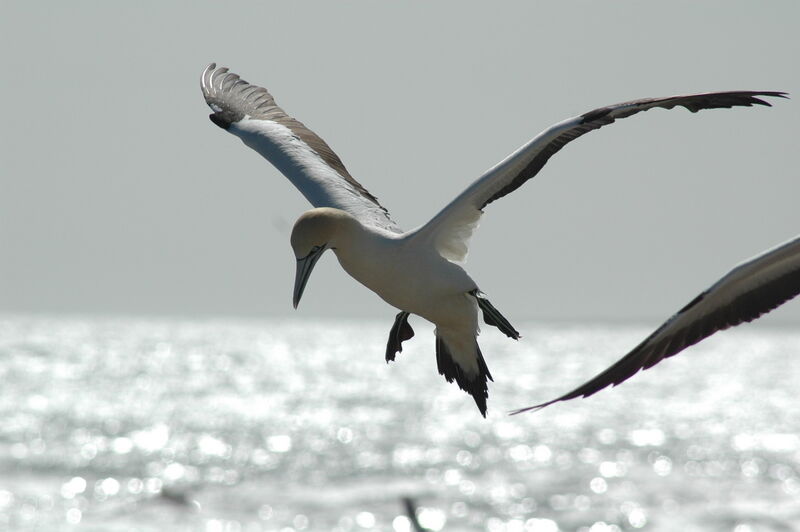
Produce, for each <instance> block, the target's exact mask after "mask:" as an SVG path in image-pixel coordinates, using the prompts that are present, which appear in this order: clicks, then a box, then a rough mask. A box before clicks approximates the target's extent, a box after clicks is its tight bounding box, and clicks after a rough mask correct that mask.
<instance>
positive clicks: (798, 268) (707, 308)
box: [512, 237, 800, 414]
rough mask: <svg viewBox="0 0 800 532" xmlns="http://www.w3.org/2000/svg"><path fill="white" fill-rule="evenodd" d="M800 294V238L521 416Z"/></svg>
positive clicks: (741, 268) (584, 393)
mask: <svg viewBox="0 0 800 532" xmlns="http://www.w3.org/2000/svg"><path fill="white" fill-rule="evenodd" d="M798 294H800V237H798V238H795V239H794V240H791V241H789V242H786V243H784V244H781V245H779V246H777V247H775V248H773V249H771V250H769V251H766V252H764V253H762V254H761V255H758V256H757V257H754V258H752V259H750V260H748V261H745V262H743V263H741V264H740V265H738V266H736V267H735V268H734V269H733V270H731V271H730V272H729V273H728V274H727V275H725V276H724V277H723V278H722V279H720V280H719V281H717V282H716V283H714V285H712V286H711V287H710V288H709V289H708V290H706V291H704V292H703V293H702V294H700V295H699V296H697V297H696V298H694V299H693V300H692V301H691V302H690V303H689V304H688V305H686V306H685V307H683V308H682V309H681V310H680V311H678V313H677V314H675V315H674V316H672V317H671V318H670V319H668V320H667V321H666V322H665V323H664V324H663V325H661V327H659V328H658V329H656V330H655V332H653V334H651V335H650V336H648V337H647V338H646V339H645V340H644V341H643V342H642V343H640V344H639V345H637V346H636V347H635V348H633V350H632V351H631V352H630V353H628V354H627V355H625V356H624V357H623V358H621V359H620V360H619V361H617V362H616V363H615V364H614V365H612V366H611V367H610V368H608V369H607V370H605V371H604V372H602V373H600V374H599V375H597V376H596V377H595V378H593V379H592V380H590V381H588V382H586V383H585V384H583V385H581V386H579V387H577V388H575V389H574V390H572V391H571V392H569V393H567V394H564V395H562V396H561V397H558V398H556V399H553V400H552V401H547V402H546V403H541V404H538V405H534V406H529V407H526V408H520V409H519V410H515V411H514V412H512V414H519V413H521V412H527V411H529V410H538V409H540V408H544V407H545V406H547V405H551V404H553V403H557V402H559V401H566V400H568V399H574V398H576V397H588V396H590V395H592V394H594V393H597V392H598V391H600V390H602V389H603V388H606V387H608V386H611V385H614V386H616V385H617V384H619V383H621V382H622V381H624V380H626V379H629V378H630V377H632V376H633V375H634V374H636V373H637V372H638V371H639V370H643V369H647V368H650V367H653V366H654V365H656V364H658V363H659V362H661V361H662V360H664V359H665V358H669V357H671V356H673V355H677V354H678V353H680V352H681V351H683V350H684V349H686V348H687V347H689V346H690V345H694V344H696V343H697V342H699V341H701V340H703V339H704V338H708V337H709V336H711V335H712V334H714V333H715V332H717V331H721V330H723V329H727V328H729V327H734V326H736V325H739V324H740V323H744V322H747V321H753V320H754V319H756V318H758V317H759V316H761V315H762V314H766V313H767V312H769V311H771V310H773V309H775V308H777V307H779V306H780V305H782V304H783V303H785V302H786V301H789V300H790V299H792V298H793V297H795V296H796V295H798Z"/></svg>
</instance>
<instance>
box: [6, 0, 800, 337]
mask: <svg viewBox="0 0 800 532" xmlns="http://www.w3.org/2000/svg"><path fill="white" fill-rule="evenodd" d="M148 6H150V7H148ZM798 20H800V3H798V2H796V1H783V2H770V3H769V4H764V5H762V4H758V5H757V4H755V3H753V2H736V1H730V0H720V1H717V2H703V3H699V4H698V3H697V2H695V1H672V2H670V3H669V6H668V8H665V4H663V3H652V2H640V1H627V2H595V1H583V2H548V3H544V2H532V1H530V0H526V1H519V2H499V3H495V2H485V1H480V2H476V1H465V0H458V1H437V2H421V1H416V2H397V3H390V2H375V1H372V0H364V1H346V2H300V1H296V0H291V1H285V2H264V1H259V2H239V3H235V4H233V3H228V2H226V3H222V2H198V1H192V2H182V3H179V2H163V3H155V2H153V3H143V2H131V3H120V2H27V1H20V2H14V1H9V0H6V1H4V2H3V8H2V16H0V48H1V49H2V50H3V51H4V53H3V56H4V60H3V68H2V70H0V87H2V95H3V100H4V110H3V120H2V129H0V131H1V132H2V133H0V135H1V138H0V165H1V166H0V170H1V172H0V311H2V312H40V311H41V312H70V313H115V314H118V313H124V314H190V315H197V314H200V315H209V314H211V315H255V316H267V315H284V314H289V313H293V312H294V311H293V310H292V308H291V289H292V281H293V275H294V265H295V261H294V257H293V255H292V252H291V249H290V247H289V243H288V237H289V231H290V229H291V226H292V224H293V222H294V220H295V219H296V218H297V216H298V215H299V214H300V213H302V212H303V211H304V210H306V209H308V208H309V205H308V204H307V203H306V202H305V200H304V199H303V197H302V196H301V195H300V194H299V193H298V192H297V191H296V190H295V189H294V188H293V187H292V186H291V185H290V184H289V182H288V181H287V180H286V179H285V178H284V177H283V176H282V175H280V174H279V173H278V172H277V171H276V170H274V169H273V168H272V167H271V166H270V165H269V164H268V163H267V162H266V161H264V160H263V159H261V158H260V157H259V156H258V155H257V154H255V153H254V152H252V151H251V150H249V149H248V148H246V147H245V146H244V145H243V144H241V142H239V140H238V139H236V138H235V137H233V136H231V135H229V134H227V133H225V132H224V131H222V130H221V129H219V128H218V127H216V126H214V125H213V124H212V123H211V122H210V121H209V120H208V118H207V117H208V114H209V110H208V108H207V107H206V106H205V103H204V102H203V98H202V96H201V93H200V89H199V76H200V73H201V72H202V70H203V68H205V66H206V65H207V64H208V63H209V62H211V61H216V62H217V63H219V64H222V65H226V66H229V67H230V68H231V69H232V70H234V71H235V72H237V73H239V74H241V75H242V77H243V78H244V79H246V80H248V81H251V82H253V83H256V84H259V85H263V86H265V87H267V88H268V89H269V90H270V91H271V92H272V94H273V95H274V96H275V98H276V100H277V101H278V103H279V105H281V106H282V107H283V108H284V109H285V110H286V111H287V112H288V113H290V114H291V115H293V116H295V117H297V118H298V119H299V120H301V121H303V122H304V123H305V124H306V125H308V126H309V127H311V128H312V129H313V130H314V131H316V132H317V133H318V134H319V135H320V136H322V137H323V138H325V139H326V140H327V141H328V143H329V144H330V145H331V146H332V147H333V148H334V149H335V150H336V151H337V153H338V154H339V155H340V156H341V158H342V159H343V160H344V162H345V164H346V165H347V167H348V169H349V170H350V172H351V173H352V174H353V175H354V176H355V177H356V179H358V180H359V181H361V183H362V184H364V186H365V187H366V188H367V189H369V190H370V192H372V193H373V194H375V195H377V196H378V197H379V198H380V199H381V202H382V203H383V204H384V206H386V207H387V208H388V209H389V211H390V212H391V214H392V216H393V217H394V219H395V220H397V221H398V223H399V224H400V225H401V226H402V227H404V228H409V229H410V228H413V227H415V226H417V225H419V224H421V223H423V222H425V221H426V220H427V219H429V218H430V217H431V216H432V215H433V214H435V213H436V212H437V211H438V209H439V208H441V207H442V206H443V205H444V204H445V203H447V202H448V201H449V200H450V199H451V198H452V197H453V196H454V195H455V194H457V193H458V192H460V191H461V190H462V189H463V188H464V187H466V186H467V185H468V184H469V183H470V182H471V181H472V180H473V179H475V178H476V177H478V176H479V175H481V174H482V173H483V171H484V170H485V169H486V168H488V167H490V166H491V165H493V164H495V163H496V162H497V161H499V160H500V159H501V158H503V157H505V156H506V155H507V154H508V153H510V152H511V151H512V150H514V149H515V148H517V147H518V146H519V145H521V144H522V143H524V142H526V141H527V140H528V139H529V138H531V137H533V136H534V135H535V134H537V133H538V132H539V131H541V130H542V129H544V128H545V127H547V126H549V125H550V124H552V123H554V122H557V121H560V120H562V119H564V118H567V117H569V116H573V115H575V114H580V113H583V112H586V111H588V110H591V109H593V108H595V107H599V106H603V105H607V104H611V103H616V102H619V101H624V100H627V99H632V98H638V97H646V96H665V95H670V94H677V93H688V92H697V91H711V90H733V89H753V90H784V91H788V92H791V93H793V94H794V95H796V96H795V99H792V100H783V101H777V102H775V106H774V107H773V108H753V109H737V110H721V111H706V112H702V113H699V114H696V115H693V114H691V113H689V112H687V111H685V110H683V109H680V110H674V111H669V112H668V111H662V110H654V111H650V112H648V113H646V114H642V115H638V116H636V117H635V118H631V119H628V120H625V121H622V122H619V123H617V124H615V125H613V126H610V127H608V128H604V129H603V130H602V131H599V132H595V133H591V134H589V135H587V136H586V137H583V138H582V139H580V140H578V141H576V142H575V143H573V144H571V145H570V146H568V147H567V148H565V149H564V150H563V151H562V152H560V153H559V154H558V155H557V156H556V157H554V158H553V159H552V160H551V162H550V163H549V164H548V165H547V166H546V167H545V169H544V170H543V171H542V172H541V173H540V174H539V175H538V176H537V177H536V178H535V179H534V180H532V181H530V182H529V183H527V184H526V185H525V186H524V187H523V188H521V189H520V190H518V191H517V192H515V193H514V194H513V195H511V196H509V197H506V198H504V199H503V200H501V201H498V202H496V203H493V204H492V205H490V206H489V207H488V208H487V213H486V216H485V217H484V219H483V223H482V226H481V228H480V230H479V231H478V232H477V234H476V236H475V238H474V240H473V244H472V248H471V254H470V261H469V263H468V269H469V271H470V272H471V274H472V275H473V277H474V278H475V279H476V280H477V282H478V283H479V284H480V286H481V288H482V289H483V290H484V291H485V292H486V293H487V294H489V296H490V298H491V300H492V302H493V303H494V304H495V305H496V306H497V307H498V308H499V309H500V310H501V311H502V312H503V313H504V314H505V315H506V316H508V317H509V318H510V319H511V320H512V321H520V320H523V319H528V318H537V319H563V318H571V317H578V318H598V319H619V318H628V319H643V320H644V319H646V320H655V321H656V322H657V321H659V319H660V318H663V317H666V316H667V315H669V314H671V313H672V312H674V311H676V310H677V309H678V308H680V307H681V306H683V305H684V304H685V303H686V302H688V301H689V300H690V299H692V298H693V297H694V296H695V295H696V294H697V293H698V292H699V291H700V290H702V289H704V288H705V287H707V286H708V285H709V284H711V283H712V282H714V281H715V280H716V279H718V278H719V277H720V276H721V275H722V274H724V273H726V272H727V271H728V270H729V269H730V268H731V267H732V266H733V265H734V264H735V263H737V262H739V261H740V260H742V259H745V258H747V257H749V256H751V255H753V254H756V253H758V252H760V251H762V250H764V249H766V248H768V247H771V246H773V245H775V244H777V243H779V242H782V241H784V240H787V239H789V238H791V237H793V236H795V235H796V234H798V233H800V209H798V205H797V201H798V197H799V195H798V192H800V184H799V183H798V178H799V177H800V176H798V171H797V169H798V162H797V156H798V147H799V146H798V135H797V124H798V123H800V101H798V99H800V69H798V68H797V67H798V63H797V61H798V57H800V37H798V34H797V21H798ZM299 312H302V313H304V314H305V315H307V316H343V317H349V316H376V317H380V316H384V315H385V316H386V319H387V325H388V324H389V322H390V321H391V317H392V316H393V315H394V313H395V312H396V311H394V310H393V309H391V308H389V307H388V306H387V305H386V304H385V303H383V302H382V301H381V300H379V299H378V298H377V296H375V295H373V294H372V293H371V292H369V291H368V290H367V289H366V288H363V287H361V286H360V285H358V284H357V283H356V282H355V281H353V280H352V279H350V278H349V277H348V276H347V275H346V274H345V273H344V272H343V271H342V270H341V268H340V267H339V265H338V263H337V262H336V259H335V257H334V255H333V254H332V253H331V254H327V255H326V257H325V258H324V259H323V260H322V261H321V262H320V264H319V265H318V266H317V268H316V271H315V273H314V275H313V277H312V279H311V281H310V283H309V286H308V289H307V290H306V293H305V296H304V299H303V302H302V304H301V307H300V310H299ZM773 320H780V321H789V322H794V323H798V322H800V302H798V301H795V302H792V303H790V304H789V305H787V306H786V307H784V308H783V309H781V310H779V311H778V312H777V313H776V315H775V318H773Z"/></svg>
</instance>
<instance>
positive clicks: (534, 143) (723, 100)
mask: <svg viewBox="0 0 800 532" xmlns="http://www.w3.org/2000/svg"><path fill="white" fill-rule="evenodd" d="M768 96H769V97H779V98H785V97H786V93H783V92H774V91H761V92H758V91H732V92H711V93H705V94H691V95H684V96H670V97H666V98H645V99H640V100H632V101H629V102H624V103H619V104H616V105H610V106H607V107H601V108H599V109H595V110H593V111H589V112H588V113H584V114H582V115H580V116H576V117H574V118H570V119H567V120H564V121H563V122H560V123H558V124H555V125H553V126H551V127H550V128H548V129H547V130H545V131H543V132H542V133H540V134H539V135H538V136H536V137H535V138H534V139H533V140H531V141H530V142H528V143H527V144H525V145H524V146H522V147H520V148H519V149H518V150H517V151H515V152H514V153H512V154H511V155H509V156H508V157H507V158H506V159H504V160H503V161H501V162H500V163H498V164H497V165H496V166H494V167H493V168H491V169H489V170H488V171H487V172H486V173H485V174H483V176H481V177H480V178H478V179H477V180H476V181H475V182H473V183H472V184H471V185H470V186H469V187H468V188H467V189H466V190H464V192H462V193H461V194H459V195H458V196H457V197H456V198H455V199H454V200H453V201H452V202H450V203H449V204H448V205H447V206H446V207H445V208H444V209H442V210H441V211H440V212H439V213H438V214H437V215H436V216H434V217H433V218H432V219H431V220H430V221H429V222H428V223H427V224H426V225H424V226H423V227H421V228H420V229H419V232H418V234H419V235H420V236H421V237H423V238H430V239H431V240H432V241H433V243H434V245H436V246H437V248H438V249H439V250H440V253H441V254H442V256H444V257H445V258H448V259H450V260H453V261H455V262H463V261H464V260H465V259H466V254H467V249H468V247H469V240H470V238H471V236H472V233H473V231H474V229H475V228H477V226H478V222H479V220H480V217H481V215H482V214H483V209H484V208H485V207H486V206H487V205H488V204H489V203H491V202H493V201H495V200H497V199H500V198H502V197H503V196H505V195H507V194H510V193H511V192H513V191H515V190H517V189H518V188H519V187H521V186H522V185H523V184H525V183H526V182H527V181H528V180H529V179H531V178H532V177H534V176H535V175H536V174H538V173H539V171H540V170H541V169H542V168H543V167H544V165H545V164H546V163H547V161H548V160H550V158H551V157H552V156H553V155H555V154H556V153H558V152H559V151H560V150H561V149H562V148H563V147H564V146H566V145H567V144H569V143H570V142H572V141H573V140H575V139H577V138H579V137H581V136H583V135H585V134H586V133H589V132H590V131H594V130H596V129H600V128H601V127H603V126H607V125H609V124H613V123H614V122H615V121H616V120H618V119H620V118H627V117H629V116H632V115H634V114H636V113H640V112H642V111H647V110H649V109H653V108H655V107H661V108H663V109H672V108H674V107H676V106H681V107H685V108H686V109H688V110H689V111H691V112H693V113H695V112H697V111H700V110H702V109H720V108H731V107H751V106H753V105H766V106H771V104H770V103H769V102H767V101H766V100H764V99H762V98H763V97H768ZM454 250H456V251H454Z"/></svg>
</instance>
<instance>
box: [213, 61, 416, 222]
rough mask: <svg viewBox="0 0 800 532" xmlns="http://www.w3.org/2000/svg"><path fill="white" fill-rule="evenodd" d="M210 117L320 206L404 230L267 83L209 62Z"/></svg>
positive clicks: (364, 220) (362, 219)
mask: <svg viewBox="0 0 800 532" xmlns="http://www.w3.org/2000/svg"><path fill="white" fill-rule="evenodd" d="M200 86H201V88H202V91H203V96H204V98H205V100H206V103H207V104H208V106H209V107H211V109H212V111H214V112H213V113H212V114H211V115H210V117H209V118H211V121H212V122H214V123H215V124H217V125H218V126H220V127H221V128H223V129H225V130H227V131H229V132H230V133H233V134H235V135H237V136H238V137H240V138H241V139H242V140H243V141H244V142H245V144H247V145H248V146H250V147H251V148H253V149H254V150H256V151H257V152H259V153H260V154H261V155H262V156H263V157H265V158H266V159H267V160H269V161H270V162H271V163H273V164H274V165H275V166H276V167H277V168H278V169H279V170H280V171H281V172H282V173H284V175H286V177H288V178H289V180H290V181H292V183H293V184H294V185H295V186H296V187H297V188H298V189H299V190H300V192H301V193H302V194H303V195H304V196H305V197H306V198H307V199H308V200H309V201H310V202H311V204H312V205H314V206H315V207H335V208H339V209H343V210H345V211H348V212H350V213H351V214H353V215H354V216H356V217H357V218H359V219H360V220H361V221H362V222H364V223H367V224H370V225H373V226H377V227H380V228H383V229H386V230H389V231H392V232H396V233H399V232H400V229H399V227H398V226H397V224H395V223H394V221H392V219H391V218H390V217H389V213H388V211H387V210H386V209H385V208H384V207H383V206H382V205H381V204H380V203H378V199H377V198H376V197H375V196H373V195H372V194H370V193H369V192H368V191H367V189H365V188H364V187H363V186H362V185H361V184H360V183H359V182H358V181H356V180H355V179H354V178H353V176H352V175H350V172H348V171H347V168H345V166H344V163H343V162H342V160H341V159H340V158H339V156H338V155H336V153H335V152H334V151H333V150H332V149H331V147H330V146H328V144H327V143H326V142H325V141H324V140H322V139H321V138H320V137H319V136H318V135H317V134H316V133H314V132H313V131H311V130H310V129H308V128H307V127H306V126H305V125H304V124H303V123H301V122H300V121H298V120H296V119H294V118H292V117H291V116H289V115H287V114H286V112H285V111H284V110H283V109H281V108H280V107H278V105H277V104H276V103H275V99H274V98H273V97H272V95H271V94H270V93H269V92H268V91H267V89H265V88H263V87H259V86H257V85H252V84H250V83H248V82H246V81H244V80H243V79H241V78H240V77H239V76H238V75H237V74H234V73H232V72H229V71H228V69H227V68H225V67H220V68H217V66H216V64H214V63H212V64H211V65H209V66H208V67H207V68H206V69H205V71H204V72H203V75H202V76H201V78H200Z"/></svg>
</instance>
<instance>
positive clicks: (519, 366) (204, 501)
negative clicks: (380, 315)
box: [0, 314, 800, 532]
mask: <svg viewBox="0 0 800 532" xmlns="http://www.w3.org/2000/svg"><path fill="white" fill-rule="evenodd" d="M391 324H392V316H391V315H388V314H387V316H386V319H384V320H381V321H374V322H367V323H364V322H355V321H353V322H347V321H341V322H335V321H322V322H316V321H311V320H308V319H303V318H298V319H294V320H291V321H281V320H264V321H224V320H203V321H181V320H158V319H148V320H137V319H77V318H41V317H8V316H6V317H3V318H1V319H0V382H2V389H1V390H0V420H2V421H1V422H0V530H46V531H57V530H91V531H101V530H102V531H121V530H138V531H163V530H170V531H171V530H175V531H190V530H191V531H194V530H198V531H207V532H224V531H228V532H239V531H253V532H256V531H262V530H276V531H283V532H291V531H303V530H308V531H315V530H332V531H337V532H350V531H353V532H359V531H365V530H382V531H396V532H405V531H408V530H411V522H410V520H409V519H408V517H407V514H406V512H405V510H404V506H403V502H402V500H403V498H410V499H411V500H412V501H413V503H414V504H415V506H416V515H417V516H418V517H419V520H420V522H421V524H422V525H423V526H425V527H426V528H427V529H429V530H432V531H439V530H444V531H460V530H464V531H472V530H476V531H477V530H488V531H491V532H501V531H507V532H518V531H519V532H522V531H529V532H555V531H581V532H611V531H620V530H654V531H695V530H696V531H716V530H720V531H723V530H724V531H731V532H754V531H773V530H774V531H787V530H795V529H800V410H799V409H798V400H797V391H798V381H799V378H800V331H798V330H797V329H791V328H788V329H774V328H765V327H758V326H752V325H751V326H747V327H744V328H741V329H738V330H733V331H727V332H724V333H722V334H719V335H717V336H715V337H713V338H712V339H710V340H707V341H706V342H703V343H701V344H700V345H698V346H695V347H694V348H692V349H690V350H688V351H687V352H685V353H683V354H681V355H680V356H678V357H675V358H673V359H670V360H668V361H666V362H664V363H662V364H660V365H658V366H656V367H655V368H653V369H651V370H648V371H646V372H643V373H640V374H638V375H636V376H635V377H634V378H633V379H631V380H630V381H628V382H626V383H624V384H623V385H621V386H619V387H617V388H614V389H611V390H605V391H603V392H601V393H599V394H597V395H596V396H594V397H592V398H590V399H584V400H575V401H571V402H569V403H561V404H557V405H553V406H551V407H548V408H546V409H544V410H543V411H540V412H537V413H532V414H530V413H529V414H523V415H519V416H508V415H507V412H508V411H509V410H512V409H514V408H518V407H522V406H527V405H530V404H533V403H536V402H541V401H544V400H547V399H550V398H552V397H554V396H556V395H558V394H560V393H563V392H565V391H567V390H568V389H571V388H572V387H573V386H574V385H577V384H580V383H581V382H583V381H584V380H586V379H587V378H589V377H591V376H593V375H594V374H595V373H596V372H598V371H599V370H601V369H603V368H604V367H605V366H607V365H608V364H610V363H611V362H613V361H614V360H616V359H617V358H618V357H619V356H621V355H622V354H623V353H625V352H626V350H627V349H629V348H631V347H632V346H634V345H635V344H636V343H638V342H639V341H640V340H641V339H642V338H643V337H644V336H645V335H646V334H647V333H649V330H648V328H646V327H644V326H636V325H631V326H624V325H613V326H609V325H603V326H600V325H592V324H577V323H576V324H560V325H552V324H551V325H547V324H541V323H521V324H517V325H519V327H518V328H519V329H520V330H521V331H522V332H523V336H524V337H523V339H522V340H521V341H519V342H514V341H511V340H509V339H507V338H505V337H504V336H502V335H500V334H499V333H498V332H497V331H495V330H494V329H490V328H488V327H487V328H486V329H490V330H486V331H484V334H483V335H482V336H481V337H480V341H481V346H482V349H483V352H484V353H485V355H486V358H487V362H488V365H489V367H490V369H491V371H492V374H493V375H494V377H495V382H494V383H493V384H492V385H491V388H490V398H489V416H488V419H485V420H484V419H483V418H481V416H480V415H479V413H478V411H477V408H476V407H475V405H474V403H473V402H472V400H471V398H470V397H469V396H467V395H466V394H464V393H463V392H461V391H460V390H458V389H457V387H456V386H455V385H452V384H447V383H446V382H445V381H444V379H443V378H442V377H440V376H439V375H438V374H437V372H436V365H435V357H434V354H433V349H434V345H433V333H432V329H431V328H430V327H428V326H427V325H425V324H423V323H422V322H421V320H412V325H413V327H414V328H415V330H416V332H417V336H416V337H415V338H414V339H412V340H411V341H409V342H406V344H405V346H406V347H405V350H404V351H403V353H401V354H399V355H398V358H397V361H396V362H394V363H392V364H388V365H387V364H386V363H385V362H384V361H383V352H384V346H385V341H386V338H387V334H388V332H389V328H390V327H391Z"/></svg>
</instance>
